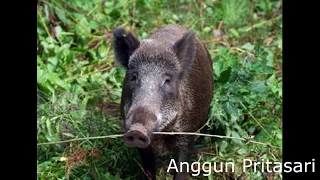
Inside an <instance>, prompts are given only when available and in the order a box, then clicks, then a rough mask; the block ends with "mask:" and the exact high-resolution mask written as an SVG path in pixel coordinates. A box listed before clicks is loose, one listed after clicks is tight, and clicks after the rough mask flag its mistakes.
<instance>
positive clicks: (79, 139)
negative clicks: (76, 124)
mask: <svg viewBox="0 0 320 180" xmlns="http://www.w3.org/2000/svg"><path fill="white" fill-rule="evenodd" d="M153 134H161V135H193V136H207V137H216V138H224V139H237V140H241V141H246V142H251V143H254V144H261V145H266V146H270V147H274V148H278V149H282V147H278V146H273V145H271V144H269V143H262V142H258V141H252V140H250V139H248V138H239V137H230V136H221V135H213V134H203V133H193V132H153ZM122 136H124V134H116V135H109V136H97V137H87V138H77V139H69V140H66V141H56V142H47V143H38V144H37V146H40V145H48V144H61V143H67V142H73V141H82V140H90V139H105V138H117V137H122Z"/></svg>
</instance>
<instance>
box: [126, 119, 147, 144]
mask: <svg viewBox="0 0 320 180" xmlns="http://www.w3.org/2000/svg"><path fill="white" fill-rule="evenodd" d="M150 137H151V131H149V130H147V129H146V128H145V127H144V126H143V125H142V124H140V123H136V124H133V125H132V126H131V127H130V129H129V131H128V132H127V133H126V134H125V135H124V141H125V143H126V144H127V145H128V146H131V147H139V148H146V147H147V146H149V144H150Z"/></svg>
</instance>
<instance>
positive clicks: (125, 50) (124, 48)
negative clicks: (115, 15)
mask: <svg viewBox="0 0 320 180" xmlns="http://www.w3.org/2000/svg"><path fill="white" fill-rule="evenodd" d="M113 37H114V42H113V47H114V53H115V58H116V60H117V61H118V62H119V63H120V64H121V65H122V66H124V67H125V68H128V63H129V57H130V55H131V54H132V53H133V52H134V51H135V50H136V49H137V48H138V47H139V45H140V42H139V40H138V39H137V38H136V37H134V35H133V34H132V33H131V32H127V31H126V30H124V29H123V28H116V29H114V30H113Z"/></svg>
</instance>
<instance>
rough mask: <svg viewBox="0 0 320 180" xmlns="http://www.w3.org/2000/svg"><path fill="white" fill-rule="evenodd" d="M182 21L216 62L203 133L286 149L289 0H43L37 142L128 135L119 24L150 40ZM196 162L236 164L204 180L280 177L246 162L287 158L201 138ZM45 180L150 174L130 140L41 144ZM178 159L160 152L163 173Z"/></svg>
mask: <svg viewBox="0 0 320 180" xmlns="http://www.w3.org/2000/svg"><path fill="white" fill-rule="evenodd" d="M171 23H178V24H181V25H183V26H185V27H186V28H188V29H192V30H195V31H196V32H197V36H198V38H199V39H201V40H202V41H203V42H204V43H205V44H206V46H207V48H208V50H209V52H210V54H211V56H212V62H213V69H214V74H213V76H214V79H215V87H214V98H213V99H212V103H211V110H210V114H209V117H208V122H207V124H206V126H204V127H203V129H202V130H201V132H203V133H207V134H215V135H225V136H230V137H242V138H246V139H252V140H254V141H259V142H263V143H268V144H271V145H273V146H277V147H281V146H282V6H281V2H280V1H271V0H257V1H249V0H246V1H245V0H243V1H239V0H220V1H213V0H197V1H191V0H179V1H167V0H159V1H152V0H136V1H127V0H118V1H102V0H92V1H82V0H63V1H62V0H46V1H45V0H39V1H38V4H37V24H38V26H37V37H38V39H37V97H38V98H37V100H38V102H37V142H38V143H44V142H53V141H61V140H68V139H74V138H86V137H94V136H105V135H113V134H122V133H123V130H122V127H123V126H122V120H121V119H120V116H119V103H120V97H121V96H120V95H121V87H122V79H123V78H124V75H125V70H124V69H123V68H122V67H119V66H118V65H117V64H116V63H115V61H114V55H113V49H112V46H111V43H112V29H113V28H115V27H119V26H123V27H126V28H128V29H130V30H131V31H133V32H135V33H136V36H137V37H139V39H142V38H145V37H146V36H147V35H149V34H150V33H152V32H153V31H154V30H156V29H157V28H159V27H162V26H164V25H166V24H171ZM194 147H195V149H196V152H195V156H194V157H193V158H192V161H199V162H205V161H206V162H217V163H219V162H234V163H235V165H236V167H235V172H221V173H218V172H212V174H211V175H210V176H208V177H207V176H199V177H197V178H196V179H229V178H239V177H241V178H242V179H280V178H282V177H281V174H280V173H267V172H266V171H264V172H262V170H261V169H258V170H257V172H254V171H253V170H252V169H251V170H249V171H247V172H246V173H242V160H243V159H245V158H247V159H252V160H254V161H261V159H265V160H266V159H268V160H270V161H277V162H280V161H281V160H282V149H281V148H275V147H271V146H267V145H260V144H254V143H251V142H249V141H240V140H236V139H217V138H212V137H201V138H198V140H197V143H196V144H195V145H194ZM37 153H38V155H37V175H38V179H136V178H137V177H138V176H141V175H142V174H143V172H142V171H141V169H140V166H139V160H140V159H139V156H138V153H137V152H136V150H135V149H134V148H129V147H127V146H126V145H125V144H124V142H123V139H122V138H106V139H94V140H83V141H74V142H70V143H62V144H53V145H39V146H37ZM169 160H170V156H168V157H159V159H158V160H157V161H158V164H159V169H158V172H157V174H158V177H159V178H160V179H170V178H171V177H172V175H171V174H170V173H167V172H166V168H167V166H168V164H169Z"/></svg>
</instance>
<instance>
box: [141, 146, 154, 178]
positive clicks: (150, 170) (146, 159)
mask: <svg viewBox="0 0 320 180" xmlns="http://www.w3.org/2000/svg"><path fill="white" fill-rule="evenodd" d="M138 152H139V154H140V157H141V161H142V166H143V169H144V171H145V173H146V174H147V175H148V176H149V177H147V176H146V178H145V179H148V180H156V162H155V155H154V153H153V152H152V149H151V148H150V147H148V148H145V149H142V148H138Z"/></svg>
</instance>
